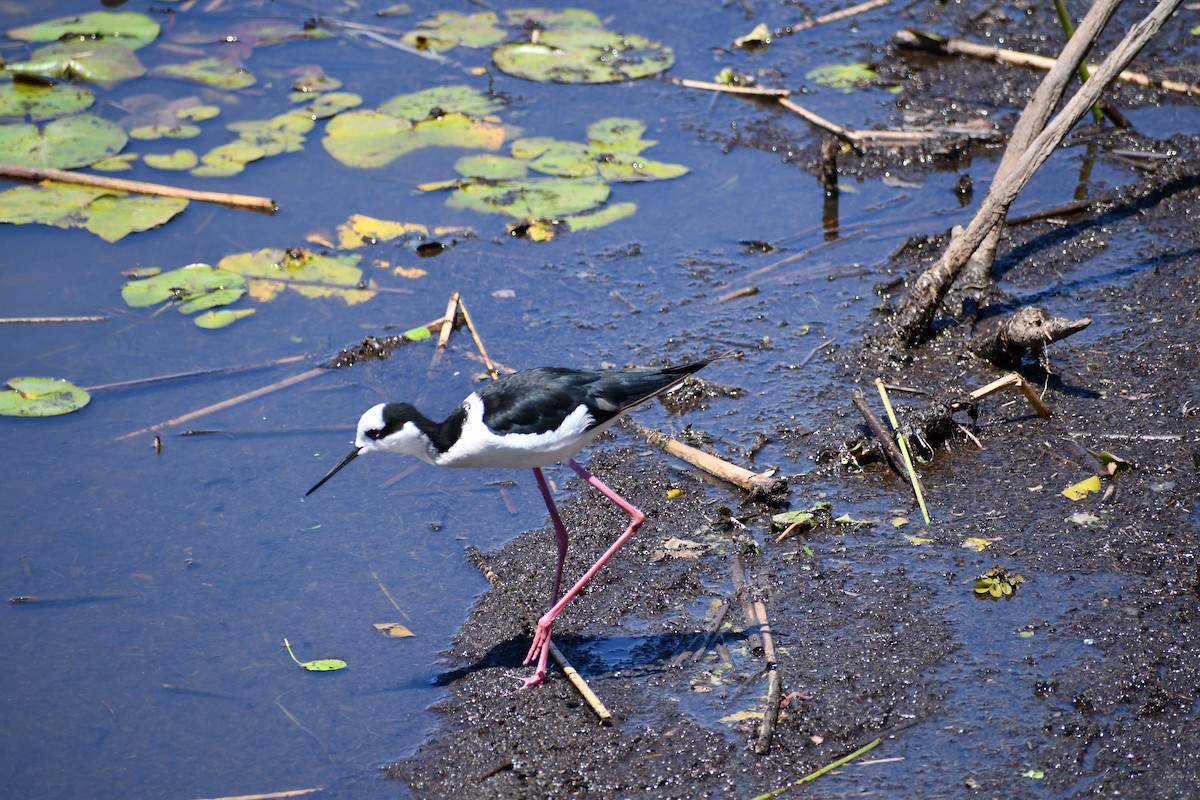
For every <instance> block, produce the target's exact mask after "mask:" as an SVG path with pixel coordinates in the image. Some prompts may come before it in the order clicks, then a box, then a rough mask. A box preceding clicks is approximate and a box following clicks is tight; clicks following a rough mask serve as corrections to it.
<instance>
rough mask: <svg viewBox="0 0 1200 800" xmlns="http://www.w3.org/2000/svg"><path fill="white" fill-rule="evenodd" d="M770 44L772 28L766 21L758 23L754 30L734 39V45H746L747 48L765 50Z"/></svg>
mask: <svg viewBox="0 0 1200 800" xmlns="http://www.w3.org/2000/svg"><path fill="white" fill-rule="evenodd" d="M770 44H771V29H770V28H769V27H767V23H765V22H760V23H758V24H757V25H755V26H754V30H752V31H750V32H749V33H747V34H746V35H745V36H739V37H737V38H736V39H734V40H733V46H734V47H744V48H745V49H747V50H765V49H766V48H767V46H768V45H770Z"/></svg>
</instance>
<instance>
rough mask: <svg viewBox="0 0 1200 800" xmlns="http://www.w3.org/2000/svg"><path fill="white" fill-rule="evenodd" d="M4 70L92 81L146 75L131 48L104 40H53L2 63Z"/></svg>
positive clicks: (112, 80)
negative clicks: (21, 58) (23, 58)
mask: <svg viewBox="0 0 1200 800" xmlns="http://www.w3.org/2000/svg"><path fill="white" fill-rule="evenodd" d="M5 69H7V70H8V71H9V72H13V73H18V74H22V75H51V76H54V77H59V78H64V79H66V80H79V81H92V82H95V83H115V82H117V81H124V80H130V79H132V78H140V77H142V76H143V75H145V74H146V68H145V67H144V66H142V62H141V61H139V60H138V57H137V55H136V54H135V53H134V52H133V50H131V49H130V48H129V47H127V46H126V45H124V44H121V43H120V42H114V41H107V40H104V39H100V40H96V41H91V40H89V41H85V42H80V41H75V40H70V41H63V42H55V43H54V44H51V45H47V46H46V47H41V48H38V49H37V50H35V51H34V52H33V54H32V55H30V57H29V60H28V61H18V62H15V63H12V64H6V65H5Z"/></svg>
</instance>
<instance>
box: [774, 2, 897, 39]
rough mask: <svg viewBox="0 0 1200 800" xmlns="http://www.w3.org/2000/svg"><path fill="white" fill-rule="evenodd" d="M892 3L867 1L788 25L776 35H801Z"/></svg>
mask: <svg viewBox="0 0 1200 800" xmlns="http://www.w3.org/2000/svg"><path fill="white" fill-rule="evenodd" d="M890 2H892V0H867V2H865V3H859V4H858V5H856V6H850V7H849V8H843V9H842V10H841V11H833V12H830V13H829V14H822V15H821V16H819V17H814V18H813V19H807V20H805V21H804V22H797V23H796V24H795V25H788V26H787V27H786V28H781V29H779V30H778V31H776V35H777V36H789V35H791V34H793V33H799V32H800V31H806V30H808V29H810V28H815V27H817V26H818V25H826V24H828V23H830V22H837V21H839V20H843V19H848V18H849V17H854V16H857V15H859V14H863V13H866V12H867V11H873V10H875V9H877V8H880V7H881V6H886V5H887V4H888V3H890Z"/></svg>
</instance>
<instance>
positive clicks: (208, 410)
mask: <svg viewBox="0 0 1200 800" xmlns="http://www.w3.org/2000/svg"><path fill="white" fill-rule="evenodd" d="M325 371H326V370H325V369H324V368H323V367H315V368H313V369H310V370H306V371H304V372H301V373H300V374H298V375H293V376H291V377H290V378H284V379H283V380H281V381H276V382H275V383H272V384H270V385H268V386H263V387H261V388H258V389H255V390H254V391H251V392H245V393H244V394H239V395H238V396H237V397H231V398H229V399H228V400H222V401H221V402H219V403H213V404H212V405H210V406H205V407H204V408H200V409H197V410H195V411H190V412H188V413H187V414H184V415H183V416H180V417H175V418H173V419H169V420H167V421H166V422H159V423H158V424H156V425H151V426H149V427H148V428H142V429H141V430H136V431H133V432H132V433H126V434H122V435H121V436H118V437H117V439H116V441H118V442H123V441H125V440H126V439H132V438H133V437H135V436H140V435H142V434H143V433H154V432H156V431H160V430H162V429H163V428H169V427H171V426H172V425H182V424H183V423H185V422H191V421H192V420H194V419H199V418H200V417H203V416H207V415H209V414H212V413H214V412H217V411H224V410H225V409H227V408H232V407H233V406H236V405H240V404H241V403H245V402H246V401H248V400H254V399H257V398H259V397H262V396H263V395H268V394H270V393H271V392H277V391H279V390H280V389H286V388H287V387H289V386H293V385H295V384H297V383H301V382H303V381H306V380H308V379H309V378H314V377H316V376H317V375H320V374H321V373H322V372H325Z"/></svg>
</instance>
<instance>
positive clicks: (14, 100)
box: [0, 81, 96, 122]
mask: <svg viewBox="0 0 1200 800" xmlns="http://www.w3.org/2000/svg"><path fill="white" fill-rule="evenodd" d="M94 102H96V98H95V96H94V95H93V94H92V92H91V90H90V89H87V88H86V87H83V86H72V85H70V84H67V83H52V84H48V85H47V84H42V83H32V82H28V81H10V82H8V83H4V84H0V117H24V116H28V117H29V119H31V120H33V121H34V122H42V121H43V120H48V119H53V118H55V117H62V116H66V115H68V114H78V113H79V112H80V111H84V110H86V109H87V108H89V107H91V105H92V103H94Z"/></svg>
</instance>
